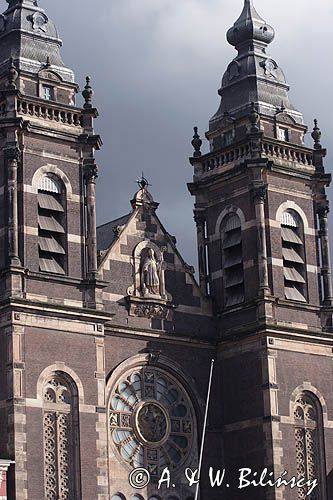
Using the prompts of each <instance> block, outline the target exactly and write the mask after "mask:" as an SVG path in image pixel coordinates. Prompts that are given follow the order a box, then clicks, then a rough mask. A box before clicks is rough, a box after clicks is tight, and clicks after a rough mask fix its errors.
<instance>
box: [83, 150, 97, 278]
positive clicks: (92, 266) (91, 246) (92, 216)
mask: <svg viewBox="0 0 333 500" xmlns="http://www.w3.org/2000/svg"><path fill="white" fill-rule="evenodd" d="M88 161H89V160H88ZM97 173H98V170H97V166H96V164H95V161H94V160H93V161H92V163H87V164H86V165H85V166H84V177H85V182H86V205H87V273H88V277H90V278H93V277H96V274H97V229H96V178H97Z"/></svg>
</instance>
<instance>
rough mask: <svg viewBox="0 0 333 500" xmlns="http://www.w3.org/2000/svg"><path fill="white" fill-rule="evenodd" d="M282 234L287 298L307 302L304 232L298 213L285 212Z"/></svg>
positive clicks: (282, 220)
mask: <svg viewBox="0 0 333 500" xmlns="http://www.w3.org/2000/svg"><path fill="white" fill-rule="evenodd" d="M281 236H282V256H283V274H284V292H285V298H286V299H288V300H297V301H299V302H306V295H307V293H306V266H305V252H304V233H303V225H302V223H301V221H300V219H299V217H298V215H297V214H296V213H293V212H284V213H283V215H282V217H281Z"/></svg>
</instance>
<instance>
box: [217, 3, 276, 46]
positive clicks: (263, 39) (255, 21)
mask: <svg viewBox="0 0 333 500" xmlns="http://www.w3.org/2000/svg"><path fill="white" fill-rule="evenodd" d="M274 36H275V31H274V28H272V26H270V25H269V24H267V23H266V21H264V20H263V18H262V17H260V16H259V14H258V12H257V11H256V9H255V7H254V5H253V0H245V2H244V8H243V11H242V13H241V15H240V17H239V18H238V19H237V21H236V22H235V24H234V25H233V27H232V28H230V30H229V31H228V33H227V40H228V42H229V43H230V45H233V46H234V47H236V49H237V50H240V49H241V48H242V46H243V45H245V46H246V45H248V44H249V43H250V44H255V43H258V44H263V45H268V44H269V43H271V42H272V41H273V40H274Z"/></svg>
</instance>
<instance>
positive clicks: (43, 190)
mask: <svg viewBox="0 0 333 500" xmlns="http://www.w3.org/2000/svg"><path fill="white" fill-rule="evenodd" d="M65 248H66V214H65V200H64V193H63V190H62V188H61V185H60V183H59V182H58V181H56V180H55V179H53V178H52V177H49V176H44V177H43V178H42V179H41V182H40V183H39V186H38V251H39V270H40V271H43V272H47V273H51V274H65V273H66V250H65Z"/></svg>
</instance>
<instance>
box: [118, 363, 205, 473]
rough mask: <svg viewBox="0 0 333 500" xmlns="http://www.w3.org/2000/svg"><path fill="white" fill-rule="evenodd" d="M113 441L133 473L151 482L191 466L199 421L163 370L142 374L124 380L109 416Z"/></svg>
mask: <svg viewBox="0 0 333 500" xmlns="http://www.w3.org/2000/svg"><path fill="white" fill-rule="evenodd" d="M109 426H110V433H111V441H112V442H113V444H114V445H115V447H116V448H117V450H118V453H119V455H120V457H121V458H122V459H123V460H125V461H126V462H127V463H128V464H129V465H130V466H131V467H133V468H136V467H144V468H146V469H148V470H149V472H150V475H151V477H152V478H154V476H155V477H159V475H160V474H161V472H162V471H163V469H164V468H165V467H169V468H170V469H173V470H175V469H178V468H179V467H180V466H181V465H182V464H183V463H184V462H185V461H186V460H187V461H188V458H189V455H190V453H191V449H192V445H193V443H194V442H195V431H196V430H195V417H194V410H193V406H192V404H191V401H190V399H189V397H188V395H187V394H186V392H185V390H184V389H183V387H182V386H181V385H180V384H179V383H178V382H177V381H176V380H175V379H174V378H173V377H172V376H171V375H170V374H168V373H167V372H165V371H164V370H162V369H160V368H156V367H154V368H149V367H145V368H139V369H137V370H131V371H130V372H127V374H125V375H123V377H122V379H121V380H120V381H119V382H118V384H117V386H116V387H115V388H114V390H113V392H112V395H111V401H110V410H109Z"/></svg>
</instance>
